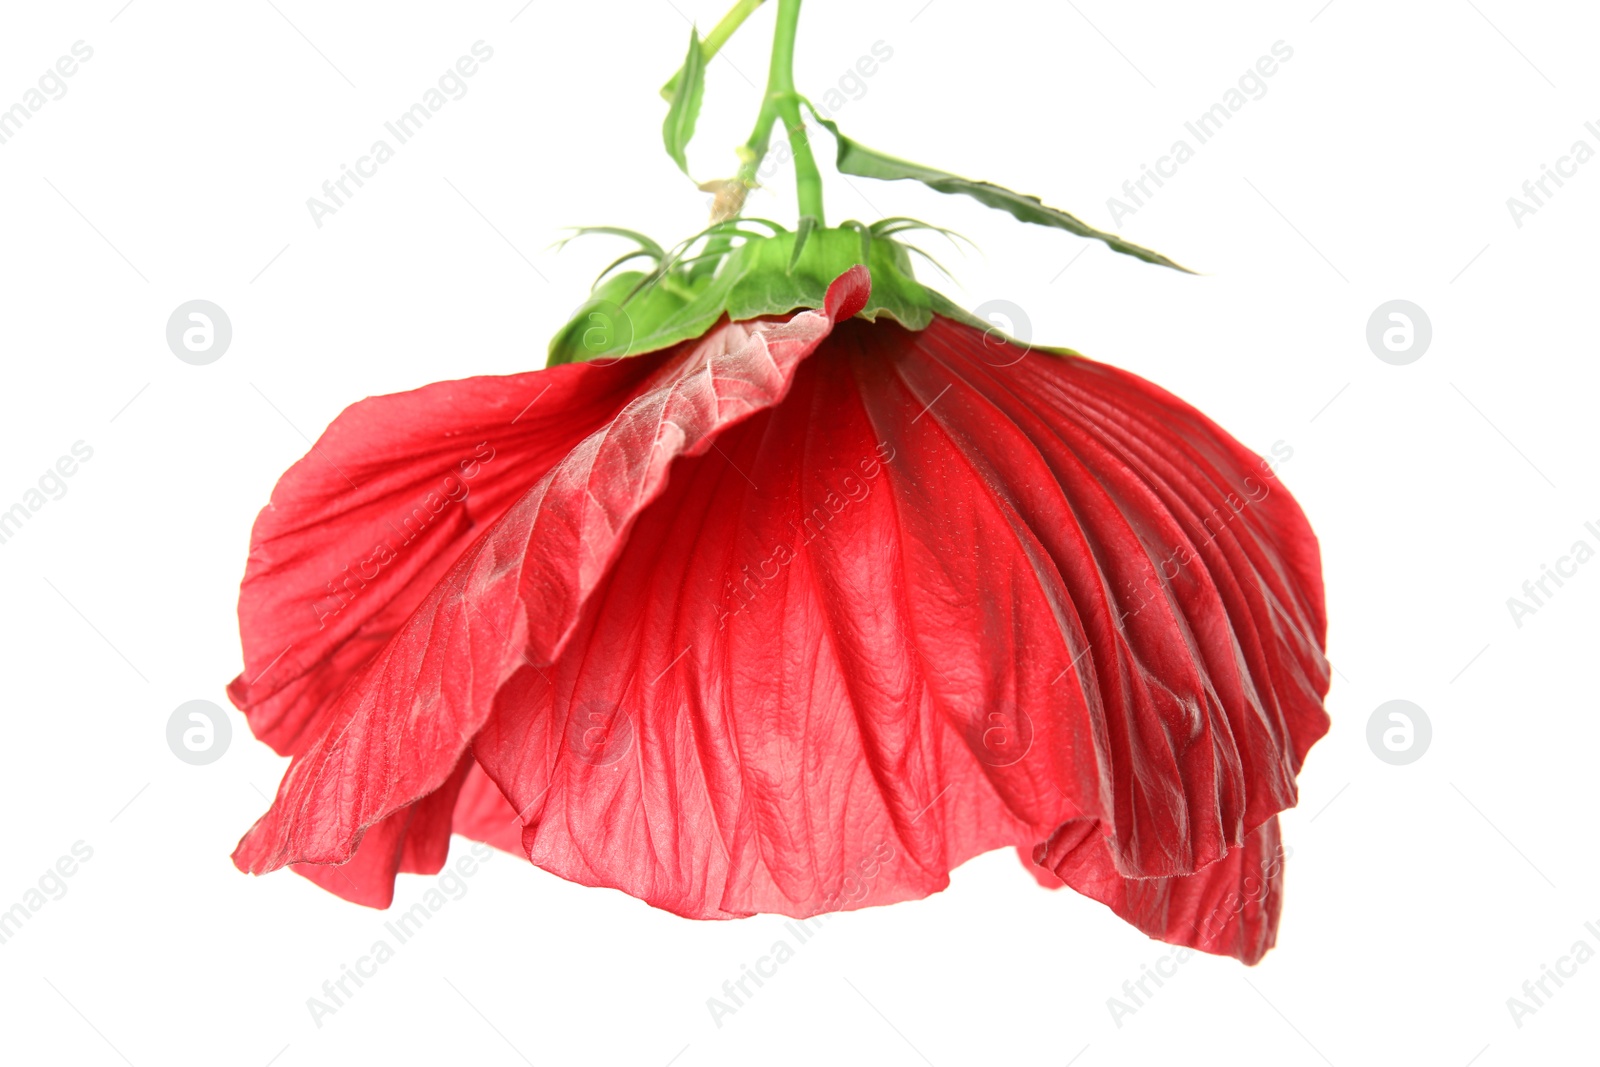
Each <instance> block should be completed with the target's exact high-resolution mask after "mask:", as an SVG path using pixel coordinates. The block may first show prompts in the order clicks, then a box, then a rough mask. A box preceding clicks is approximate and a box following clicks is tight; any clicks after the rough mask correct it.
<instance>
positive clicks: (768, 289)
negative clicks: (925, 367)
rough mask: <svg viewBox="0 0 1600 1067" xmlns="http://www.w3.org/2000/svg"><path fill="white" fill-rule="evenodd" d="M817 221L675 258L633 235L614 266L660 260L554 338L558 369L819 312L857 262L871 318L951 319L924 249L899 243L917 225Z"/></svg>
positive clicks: (744, 231)
mask: <svg viewBox="0 0 1600 1067" xmlns="http://www.w3.org/2000/svg"><path fill="white" fill-rule="evenodd" d="M809 218H810V216H805V217H804V218H803V219H802V220H801V225H800V227H799V228H798V229H795V230H785V229H783V228H781V227H779V226H777V224H775V223H764V225H765V226H766V227H768V228H769V229H770V232H769V233H761V234H758V233H755V232H752V230H751V229H749V228H748V227H749V225H750V223H752V222H754V221H755V220H740V223H742V225H740V224H734V223H727V224H723V225H721V226H714V227H712V228H711V229H710V230H708V231H707V232H705V233H703V234H701V235H699V236H697V237H696V238H695V239H694V240H692V241H690V242H687V243H686V244H685V245H683V246H680V248H679V249H678V250H675V253H668V252H666V251H665V250H663V249H661V248H660V246H659V245H656V244H655V243H654V242H653V241H649V240H648V239H647V238H643V237H642V236H640V235H633V234H627V236H630V237H633V239H634V240H636V241H637V242H638V243H639V248H638V250H637V251H635V252H633V253H631V254H630V255H628V256H625V257H623V259H621V260H619V261H617V263H614V264H613V267H615V266H618V265H620V264H621V263H624V262H627V261H629V260H632V259H634V258H644V259H650V260H654V261H655V269H653V270H650V271H641V270H626V271H617V272H616V273H613V274H610V275H608V276H605V277H603V278H602V279H601V281H600V282H599V283H598V284H597V285H596V286H595V288H594V291H593V293H591V294H590V297H589V299H588V300H587V301H586V302H585V303H584V305H583V306H582V307H581V308H579V309H578V311H577V313H576V314H575V315H574V316H573V317H572V319H571V321H569V322H568V323H567V325H566V326H564V327H563V328H562V329H561V330H560V332H558V333H557V334H556V336H555V337H554V338H552V339H551V341H550V358H549V365H550V366H552V367H553V366H557V365H559V364H562V363H582V362H587V361H591V360H600V359H617V358H621V357H623V356H637V355H643V354H644V353H646V352H654V351H656V350H658V349H662V348H667V347H669V346H671V345H675V344H677V343H678V342H680V341H686V340H688V339H690V338H692V337H699V336H701V335H702V334H704V333H705V332H706V331H707V330H709V329H710V328H711V327H712V326H714V325H715V324H716V323H717V321H718V320H720V319H721V318H722V317H723V316H724V315H726V316H727V317H728V319H729V320H731V321H734V322H742V321H745V320H748V319H756V318H760V317H762V316H764V315H786V314H788V313H790V312H792V311H795V310H798V309H801V308H820V307H822V306H823V302H824V298H825V297H826V295H827V292H828V285H829V283H831V282H832V281H833V280H834V279H835V278H837V277H838V276H839V275H841V274H843V273H844V272H845V271H847V270H849V269H850V268H851V267H853V266H855V265H856V264H858V263H859V264H864V265H865V266H866V268H867V269H868V270H869V271H870V272H871V273H872V295H871V296H870V297H869V298H868V300H867V305H866V307H864V308H862V310H861V313H860V314H861V317H862V318H865V319H868V320H871V321H877V319H878V317H879V316H880V315H882V316H887V317H888V318H890V319H893V320H894V321H895V322H898V323H899V324H900V325H902V326H904V327H906V328H907V329H910V330H921V329H923V328H925V327H926V326H927V325H928V322H929V321H930V320H931V318H932V317H933V315H934V314H935V313H936V312H939V313H948V311H947V309H948V308H949V307H950V305H949V302H948V301H947V300H945V299H944V298H943V297H941V296H939V295H938V294H937V293H935V292H933V291H932V290H931V289H928V288H926V287H925V286H923V285H922V284H921V283H920V282H918V281H917V280H916V277H915V275H914V274H913V272H912V268H911V255H910V253H911V252H913V251H918V250H916V249H913V248H912V247H911V246H909V245H907V244H904V243H903V242H901V241H898V240H896V239H895V237H894V235H895V234H898V233H903V232H905V229H906V228H907V227H913V228H914V226H915V224H913V223H911V222H910V220H905V219H886V220H884V221H883V222H881V223H878V224H877V225H876V226H864V225H862V224H861V223H855V222H847V223H845V224H844V225H843V226H839V227H836V228H832V229H823V228H818V227H816V226H815V225H808V224H807V222H806V220H807V219H809ZM603 232H606V233H612V234H618V235H622V234H626V231H618V230H614V229H605V230H604V231H603ZM730 243H731V244H730ZM724 244H729V246H728V247H721V246H723V245H724ZM707 248H709V249H710V250H709V251H707V250H706V249H707ZM691 253H693V254H691ZM707 264H709V267H708V266H707Z"/></svg>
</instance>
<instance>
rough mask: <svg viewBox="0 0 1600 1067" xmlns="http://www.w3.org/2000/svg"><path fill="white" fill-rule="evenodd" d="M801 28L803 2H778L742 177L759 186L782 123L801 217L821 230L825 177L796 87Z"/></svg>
mask: <svg viewBox="0 0 1600 1067" xmlns="http://www.w3.org/2000/svg"><path fill="white" fill-rule="evenodd" d="M799 24H800V0H778V25H777V28H776V29H775V30H774V31H773V34H772V66H771V68H770V69H769V70H768V72H767V91H766V95H765V96H763V97H762V101H761V113H760V114H759V115H758V116H757V117H756V126H755V129H754V130H753V131H751V134H750V140H749V141H747V142H745V146H744V148H743V149H741V150H740V152H739V155H740V158H741V160H742V163H741V166H740V167H739V174H738V177H739V180H740V181H742V182H744V183H745V185H747V186H751V187H754V186H755V184H756V181H755V178H756V170H757V168H759V167H760V166H761V161H762V159H763V158H765V157H766V154H767V146H768V145H769V144H770V143H771V141H772V126H773V123H775V122H777V121H779V120H780V119H781V120H782V121H783V127H784V130H785V131H786V132H787V133H788V135H789V148H790V151H791V153H792V154H793V156H794V185H795V194H796V196H797V198H798V200H799V202H800V214H801V215H810V216H812V217H813V218H815V219H816V220H817V225H818V226H821V225H822V224H823V218H822V174H821V173H820V172H819V171H818V170H817V161H816V158H815V157H814V156H813V155H812V154H811V141H810V138H809V137H808V136H807V135H806V128H805V123H804V122H803V121H802V120H801V117H800V94H799V93H798V92H796V91H795V87H794V42H795V32H796V30H797V28H798V27H799Z"/></svg>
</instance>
